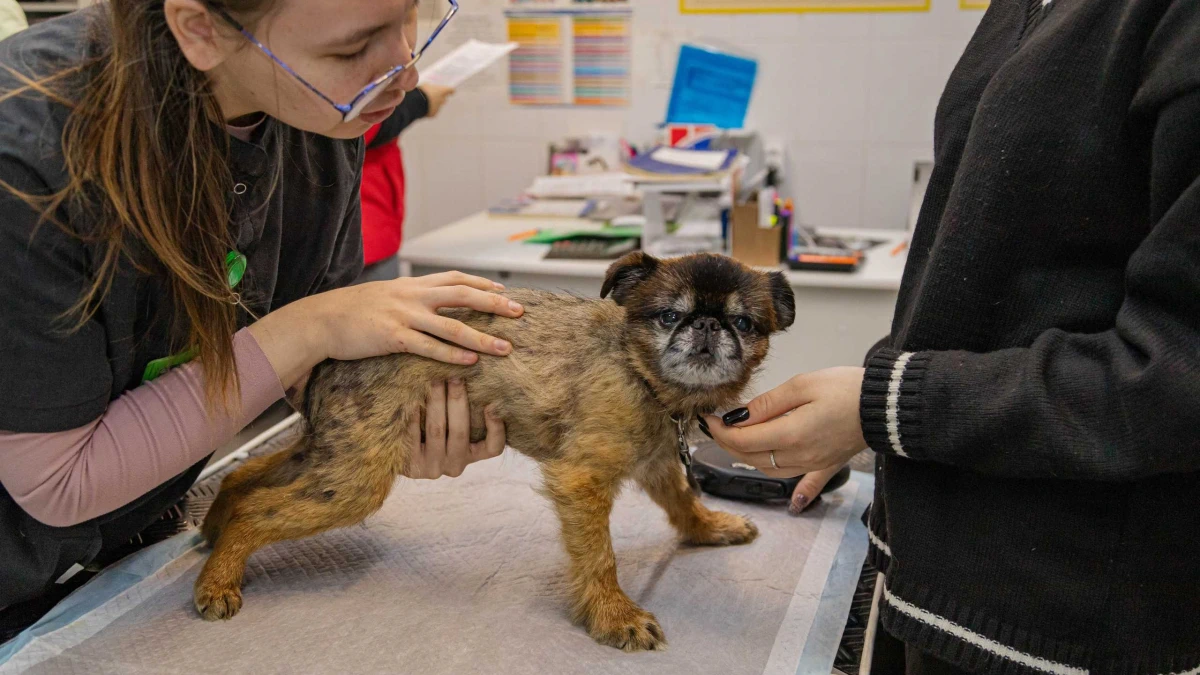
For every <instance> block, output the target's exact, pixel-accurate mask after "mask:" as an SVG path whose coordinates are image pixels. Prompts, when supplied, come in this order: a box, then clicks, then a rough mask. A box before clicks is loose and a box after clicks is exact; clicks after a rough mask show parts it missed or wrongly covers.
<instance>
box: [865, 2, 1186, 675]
mask: <svg viewBox="0 0 1200 675" xmlns="http://www.w3.org/2000/svg"><path fill="white" fill-rule="evenodd" d="M935 139H936V140H935V156H936V169H935V171H934V174H933V177H932V179H931V181H930V185H929V190H928V193H927V194H926V198H925V203H924V205H923V207H922V211H921V216H920V220H919V223H918V226H917V230H916V233H915V236H914V239H913V242H912V247H911V253H910V257H909V262H908V267H907V269H906V271H905V276H904V283H903V286H902V288H901V291H900V298H899V303H898V305H897V309H896V315H895V318H894V321H893V324H892V332H891V337H890V339H889V340H888V341H887V346H886V347H885V348H883V349H880V350H879V351H877V352H876V353H875V354H874V355H873V356H871V358H870V360H869V365H868V369H867V374H866V378H865V380H864V384H863V395H862V405H861V410H862V422H863V428H864V432H865V435H866V438H867V440H868V442H869V444H870V446H871V447H872V448H873V449H875V450H876V451H877V452H878V453H880V455H879V465H878V482H877V491H876V500H875V506H874V507H873V509H872V514H871V518H870V528H871V537H872V544H873V547H872V556H873V561H874V562H875V563H876V564H877V565H878V566H879V567H880V568H881V569H883V570H885V572H886V575H887V584H886V591H885V592H884V604H883V608H882V614H881V616H882V620H883V625H884V628H885V629H886V630H887V631H889V632H890V633H892V634H893V635H895V636H896V637H898V638H900V639H901V640H903V641H905V642H906V643H908V644H910V645H912V646H914V647H917V648H920V649H922V650H924V651H926V652H929V653H932V654H934V655H936V656H938V657H940V658H941V659H943V660H946V661H949V662H951V663H954V664H957V665H959V666H960V667H964V668H967V669H970V670H975V671H978V672H991V673H1011V674H1017V673H1072V674H1073V673H1087V672H1090V673H1121V674H1130V675H1132V674H1134V673H1147V674H1159V673H1162V674H1166V673H1183V672H1193V671H1191V670H1190V669H1192V668H1197V667H1198V666H1200V0H1051V1H1050V2H1047V3H1045V4H1044V3H1043V2H1042V0H992V4H991V8H990V9H989V10H988V11H987V13H986V15H985V16H984V17H983V20H982V23H981V24H980V26H979V30H978V32H977V33H976V35H975V37H974V38H973V39H972V40H971V43H970V44H969V46H968V47H967V49H966V52H965V53H964V55H963V57H962V60H961V61H960V62H959V64H958V66H957V68H955V70H954V73H953V75H952V76H951V78H950V81H949V83H948V84H947V86H946V90H945V93H944V94H943V96H942V100H941V103H940V105H939V107H938V112H937V119H936V127H935Z"/></svg>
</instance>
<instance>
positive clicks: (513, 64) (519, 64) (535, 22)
mask: <svg viewBox="0 0 1200 675" xmlns="http://www.w3.org/2000/svg"><path fill="white" fill-rule="evenodd" d="M562 37H563V36H562V22H561V20H560V18H559V17H557V16H537V15H529V16H520V17H518V16H510V17H509V19H508V39H509V41H510V42H517V43H520V45H521V46H520V47H517V49H516V50H515V51H514V52H513V53H512V54H509V57H508V69H509V71H508V90H509V98H510V99H511V100H512V102H513V103H520V104H523V105H552V104H555V103H562V102H563V97H564V96H565V95H566V91H565V88H564V86H563V80H564V76H565V73H564V63H563V58H562V51H563V39H562Z"/></svg>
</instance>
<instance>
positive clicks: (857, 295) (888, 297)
mask: <svg viewBox="0 0 1200 675" xmlns="http://www.w3.org/2000/svg"><path fill="white" fill-rule="evenodd" d="M539 227H540V228H553V229H577V230H583V229H590V228H597V227H599V226H598V225H597V224H595V223H591V222H590V221H585V220H575V219H563V220H559V219H547V218H504V217H492V216H490V215H488V214H487V213H481V214H477V215H474V216H471V217H469V218H466V219H464V220H460V221H458V222H456V223H453V224H451V225H448V226H446V227H443V228H440V229H438V230H434V231H433V232H429V233H426V234H423V235H421V236H419V237H416V238H414V239H412V240H410V241H406V242H405V243H404V247H403V248H402V249H401V251H400V261H401V273H402V274H405V275H422V274H430V273H433V272H444V271H446V270H460V271H463V272H469V273H471V274H477V275H479V276H483V277H487V278H489V279H493V280H496V281H500V282H502V283H504V284H505V285H507V286H509V287H510V288H518V287H525V288H541V289H547V290H554V291H559V290H566V291H573V292H576V293H581V294H584V295H588V296H593V297H594V296H599V294H600V286H601V284H602V283H603V282H604V273H605V271H606V270H607V269H608V265H609V262H608V261H592V260H544V259H543V256H544V255H545V254H546V251H548V250H549V248H550V247H549V245H544V244H525V243H521V242H511V241H509V240H508V238H509V237H510V236H511V235H513V234H517V233H519V232H524V231H526V230H530V229H533V228H539ZM822 233H823V234H826V233H827V234H843V235H861V236H869V237H874V238H877V239H887V243H885V244H882V245H880V246H878V247H876V248H875V249H873V250H872V251H870V252H869V253H868V257H867V260H866V262H865V263H864V264H863V265H862V267H860V268H859V270H858V271H857V272H854V273H851V274H845V273H839V272H794V271H788V272H787V276H788V280H789V281H790V282H791V284H792V289H793V290H794V291H795V293H796V323H795V325H793V326H792V328H791V329H790V330H789V331H788V332H786V333H784V334H782V335H780V336H777V337H776V338H774V339H773V340H772V344H771V355H770V356H769V357H768V360H767V363H766V368H765V369H764V370H763V372H762V374H761V375H760V376H759V378H758V379H757V380H756V383H755V384H756V386H755V389H756V390H757V391H765V390H766V389H770V388H772V387H774V386H777V385H778V384H780V383H782V382H784V381H785V380H787V379H788V378H790V377H791V376H793V375H796V374H798V373H802V372H808V371H811V370H817V369H820V368H826V367H829V366H845V365H861V363H862V360H863V356H864V355H865V354H866V351H867V349H869V348H870V347H871V345H872V344H874V343H875V341H876V340H878V339H879V338H881V337H883V336H884V335H886V334H887V332H888V330H889V328H890V327H891V321H892V312H893V310H894V309H895V306H896V294H897V291H898V289H899V288H900V277H901V274H902V273H903V272H904V262H905V260H906V256H905V254H903V253H902V254H900V255H897V256H891V255H890V253H891V251H892V249H893V248H894V247H895V246H896V245H897V244H898V243H900V242H901V241H903V240H904V239H905V237H906V236H907V235H906V233H903V232H894V231H878V230H869V231H867V230H829V231H824V230H823V231H822Z"/></svg>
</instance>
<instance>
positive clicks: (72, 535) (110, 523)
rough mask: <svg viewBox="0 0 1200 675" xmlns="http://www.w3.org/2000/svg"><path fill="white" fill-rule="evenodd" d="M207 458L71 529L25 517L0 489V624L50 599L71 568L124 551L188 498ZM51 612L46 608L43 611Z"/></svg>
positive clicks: (0, 487) (10, 498) (2, 487)
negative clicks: (25, 605) (130, 543)
mask: <svg viewBox="0 0 1200 675" xmlns="http://www.w3.org/2000/svg"><path fill="white" fill-rule="evenodd" d="M207 463H208V458H207V457H206V458H204V459H203V460H201V461H200V462H197V463H196V464H195V465H194V466H192V467H191V468H190V469H188V470H187V471H184V472H183V473H181V474H180V475H178V476H176V477H175V478H172V479H171V480H169V481H167V482H165V483H163V484H162V485H159V486H158V487H156V488H154V489H153V490H151V491H150V492H148V493H146V494H144V495H142V496H141V497H139V498H138V499H136V500H134V501H133V502H131V503H129V504H126V505H125V506H122V507H121V508H119V509H117V510H116V511H113V512H111V513H106V514H104V515H103V516H99V517H97V518H93V519H92V520H89V521H87V522H84V523H80V524H78V525H72V526H70V527H50V526H49V525H46V524H44V523H41V522H38V521H37V520H36V519H35V518H33V517H32V516H30V515H29V514H28V513H25V510H24V509H22V508H21V507H20V506H18V505H17V503H16V502H14V501H13V499H12V497H11V496H9V494H8V491H7V490H5V489H4V486H2V485H0V607H4V608H6V609H4V610H0V624H3V623H4V619H5V617H6V616H11V615H12V614H13V613H21V614H27V613H28V611H29V610H28V608H21V607H20V606H19V605H20V604H21V603H31V602H32V603H36V602H37V601H38V600H39V599H41V598H43V597H44V596H46V595H47V594H50V593H51V592H52V591H53V589H54V586H55V581H56V580H57V579H58V578H59V577H61V576H62V574H63V573H64V572H66V571H67V570H68V569H70V568H71V566H73V565H76V564H78V565H84V566H86V565H87V564H89V563H90V562H92V561H93V560H95V559H96V558H97V557H99V556H100V554H101V552H103V551H107V550H112V549H116V548H118V547H121V546H124V545H125V544H126V543H127V542H129V540H130V539H132V538H133V537H134V536H135V535H137V534H138V533H140V532H141V531H142V530H145V529H146V528H147V527H149V526H150V525H151V524H152V523H154V521H156V520H158V518H159V517H161V516H162V514H163V513H164V512H166V510H167V509H169V508H171V507H172V506H174V505H175V504H176V503H178V502H179V500H180V499H182V498H183V496H184V495H186V494H187V491H188V490H189V489H191V487H192V484H193V483H195V482H196V478H197V477H198V476H199V475H200V472H201V471H203V470H204V466H205V465H206V464H207ZM47 609H49V608H47Z"/></svg>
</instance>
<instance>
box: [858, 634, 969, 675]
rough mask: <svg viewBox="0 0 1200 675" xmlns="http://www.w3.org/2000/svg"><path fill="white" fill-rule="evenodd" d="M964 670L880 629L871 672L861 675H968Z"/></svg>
mask: <svg viewBox="0 0 1200 675" xmlns="http://www.w3.org/2000/svg"><path fill="white" fill-rule="evenodd" d="M970 672H971V671H969V670H963V669H962V668H959V667H957V666H954V665H951V664H949V663H946V662H945V661H942V660H940V659H936V658H934V657H932V656H930V655H928V654H926V653H924V652H922V651H920V650H918V649H914V648H912V647H910V646H908V645H906V644H904V643H903V642H901V641H899V640H897V639H896V638H894V637H892V636H891V635H889V634H888V632H887V631H885V630H883V628H882V627H880V630H879V632H877V633H876V634H875V651H874V656H873V657H872V661H871V672H870V673H869V674H868V673H861V674H860V675H967V674H968V673H970Z"/></svg>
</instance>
